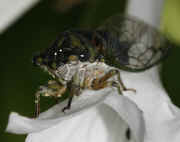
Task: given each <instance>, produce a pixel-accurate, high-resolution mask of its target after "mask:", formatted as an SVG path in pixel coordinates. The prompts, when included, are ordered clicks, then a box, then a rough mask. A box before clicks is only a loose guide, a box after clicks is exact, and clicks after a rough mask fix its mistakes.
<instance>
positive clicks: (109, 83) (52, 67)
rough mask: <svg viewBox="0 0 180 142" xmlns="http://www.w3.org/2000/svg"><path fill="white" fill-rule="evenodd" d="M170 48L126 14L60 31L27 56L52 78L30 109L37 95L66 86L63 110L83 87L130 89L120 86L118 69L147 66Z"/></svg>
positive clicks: (51, 93) (152, 30)
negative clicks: (92, 26) (93, 25)
mask: <svg viewBox="0 0 180 142" xmlns="http://www.w3.org/2000/svg"><path fill="white" fill-rule="evenodd" d="M170 48H171V44H170V42H169V40H168V39H167V38H166V37H165V36H164V35H163V34H162V33H160V32H159V31H158V30H157V29H156V28H154V27H152V26H150V25H148V24H147V23H145V22H144V21H141V20H140V19H138V18H136V17H132V16H121V15H115V16H112V17H110V18H109V19H107V20H106V21H105V22H104V24H102V25H101V26H100V27H98V28H96V29H93V30H92V29H91V30H89V29H87V30H85V29H71V30H66V31H64V32H62V33H60V35H59V36H58V37H57V39H56V40H55V42H54V43H53V44H52V46H51V47H49V48H47V49H45V50H44V51H43V52H41V53H40V54H39V55H36V56H34V58H33V63H34V64H35V65H38V66H40V67H41V68H43V69H44V70H46V71H47V72H48V73H49V74H50V75H51V76H53V77H54V79H53V80H50V81H49V82H48V83H47V84H46V85H43V86H41V87H40V90H38V91H37V93H36V100H35V103H36V114H37V115H38V114H39V109H40V108H39V100H40V95H42V96H51V97H55V98H59V97H62V95H63V94H64V93H65V92H66V91H67V90H69V92H70V93H69V95H68V98H69V101H68V104H67V106H65V107H64V109H63V110H62V111H63V112H64V111H65V110H67V109H70V107H71V102H72V99H73V96H79V95H81V93H82V91H83V90H84V89H91V90H100V89H103V88H106V87H116V88H118V90H119V93H120V94H122V91H127V90H131V91H135V89H130V88H126V87H125V85H124V84H123V81H122V80H121V77H120V70H125V71H129V72H139V71H144V70H147V69H149V68H150V67H152V66H154V65H156V64H157V63H159V62H160V61H161V60H162V59H164V58H165V57H166V56H167V55H168V52H169V49H170ZM114 77H116V78H117V79H113V78H114Z"/></svg>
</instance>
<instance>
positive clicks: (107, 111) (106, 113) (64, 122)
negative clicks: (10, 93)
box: [7, 89, 145, 142]
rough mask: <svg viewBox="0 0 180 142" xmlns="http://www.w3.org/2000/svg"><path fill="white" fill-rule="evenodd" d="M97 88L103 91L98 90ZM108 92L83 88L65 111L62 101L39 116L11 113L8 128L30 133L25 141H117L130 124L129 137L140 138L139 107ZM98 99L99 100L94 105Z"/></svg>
mask: <svg viewBox="0 0 180 142" xmlns="http://www.w3.org/2000/svg"><path fill="white" fill-rule="evenodd" d="M100 92H103V93H105V92H106V94H98V93H100ZM110 92H112V90H111V89H105V90H104V91H85V93H86V94H84V96H83V97H79V98H81V99H78V98H77V100H75V101H74V103H73V104H72V109H71V111H70V112H68V113H66V114H64V113H62V111H61V110H62V108H63V106H64V103H60V104H58V105H56V106H54V107H52V108H51V109H49V110H48V111H46V112H43V113H41V115H40V116H39V118H38V119H29V118H25V117H22V116H20V115H18V114H16V113H12V114H11V115H10V118H9V124H8V127H7V131H8V132H13V133H18V134H24V133H31V134H29V135H28V137H27V139H26V142H39V141H43V142H46V141H48V142H49V141H51V142H57V141H58V142H59V141H61V142H63V141H64V142H68V141H69V142H70V141H73V142H76V141H77V142H81V141H89V142H92V141H101V142H109V141H111V142H117V141H119V140H122V141H129V140H127V136H126V135H127V131H128V128H129V129H130V139H131V141H138V142H142V141H143V138H144V131H145V127H144V120H143V118H142V113H141V111H140V110H139V109H138V108H137V106H136V105H135V104H134V103H132V102H131V101H130V100H128V99H127V98H126V97H124V96H119V94H112V93H111V94H110ZM88 93H89V94H88ZM92 93H96V94H92ZM97 94H98V95H97ZM107 94H109V95H107ZM91 95H93V97H91V98H90V99H87V96H88V97H89V96H91ZM103 100H104V101H103ZM99 102H101V104H99V105H96V104H98V103H99ZM103 102H104V103H103ZM87 104H88V105H87ZM90 105H96V106H95V107H92V108H90V109H88V110H87V109H86V111H84V112H81V113H79V110H81V109H82V108H86V107H87V108H88V107H89V106H90ZM82 110H83V109H82ZM72 116H73V117H72ZM134 122H136V123H134Z"/></svg>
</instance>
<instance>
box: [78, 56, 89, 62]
mask: <svg viewBox="0 0 180 142" xmlns="http://www.w3.org/2000/svg"><path fill="white" fill-rule="evenodd" d="M79 60H80V61H82V62H84V61H87V60H88V55H86V54H80V55H79Z"/></svg>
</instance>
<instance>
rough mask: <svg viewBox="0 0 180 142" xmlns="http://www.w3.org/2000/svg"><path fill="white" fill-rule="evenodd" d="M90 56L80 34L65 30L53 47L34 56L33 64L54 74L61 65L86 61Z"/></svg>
mask: <svg viewBox="0 0 180 142" xmlns="http://www.w3.org/2000/svg"><path fill="white" fill-rule="evenodd" d="M89 56H90V55H89V50H88V47H87V45H86V44H85V43H84V42H83V41H82V40H81V38H80V36H78V35H77V34H75V33H73V32H64V33H62V34H61V35H60V36H59V37H58V38H57V40H56V41H55V42H54V43H53V45H52V46H51V47H49V48H47V49H46V50H45V51H43V52H41V53H40V54H38V55H36V56H34V57H33V64H35V65H38V66H40V67H41V68H43V69H45V70H47V71H48V72H50V73H51V74H52V75H57V70H59V69H61V67H64V66H65V65H67V64H68V65H72V66H74V65H77V64H78V63H79V62H85V61H87V60H88V59H89ZM58 76H62V74H61V73H60V74H59V75H58Z"/></svg>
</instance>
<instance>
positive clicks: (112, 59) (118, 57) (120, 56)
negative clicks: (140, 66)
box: [73, 30, 130, 67]
mask: <svg viewBox="0 0 180 142" xmlns="http://www.w3.org/2000/svg"><path fill="white" fill-rule="evenodd" d="M73 32H74V33H75V34H77V36H79V39H81V42H82V43H89V45H90V46H87V47H88V50H89V53H90V58H89V61H90V62H91V61H92V62H94V61H103V62H105V63H106V64H107V65H111V66H114V67H119V65H127V64H128V61H129V58H128V50H129V47H130V46H129V43H126V42H120V41H119V39H118V36H115V35H112V34H111V32H108V31H106V30H94V31H81V30H77V31H73Z"/></svg>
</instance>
